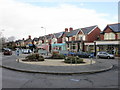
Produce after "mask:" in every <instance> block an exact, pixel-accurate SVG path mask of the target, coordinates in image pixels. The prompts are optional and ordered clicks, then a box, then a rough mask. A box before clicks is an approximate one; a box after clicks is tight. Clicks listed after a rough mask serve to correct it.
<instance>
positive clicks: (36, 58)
mask: <svg viewBox="0 0 120 90" xmlns="http://www.w3.org/2000/svg"><path fill="white" fill-rule="evenodd" d="M23 61H44V57H43V56H41V55H39V54H38V53H34V54H30V55H28V56H26V57H25V59H24V60H23Z"/></svg>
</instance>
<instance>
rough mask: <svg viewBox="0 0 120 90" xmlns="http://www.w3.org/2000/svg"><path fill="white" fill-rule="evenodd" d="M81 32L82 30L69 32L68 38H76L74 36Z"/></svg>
mask: <svg viewBox="0 0 120 90" xmlns="http://www.w3.org/2000/svg"><path fill="white" fill-rule="evenodd" d="M79 31H80V29H76V30H72V31H71V32H68V33H67V35H66V36H68V37H71V36H74V35H76V34H77V33H78V32H79Z"/></svg>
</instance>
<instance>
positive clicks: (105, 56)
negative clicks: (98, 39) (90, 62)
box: [97, 52, 115, 59]
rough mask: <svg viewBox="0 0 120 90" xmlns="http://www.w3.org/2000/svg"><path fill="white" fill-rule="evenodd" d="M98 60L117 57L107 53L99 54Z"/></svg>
mask: <svg viewBox="0 0 120 90" xmlns="http://www.w3.org/2000/svg"><path fill="white" fill-rule="evenodd" d="M97 58H108V59H109V58H113V59H114V58H115V56H114V55H113V54H109V53H107V52H98V53H97Z"/></svg>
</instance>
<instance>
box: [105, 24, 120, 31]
mask: <svg viewBox="0 0 120 90" xmlns="http://www.w3.org/2000/svg"><path fill="white" fill-rule="evenodd" d="M107 26H108V27H109V28H111V29H112V30H113V31H114V32H120V23H116V24H109V25H107ZM105 29H106V28H105ZM105 29H104V30H105Z"/></svg>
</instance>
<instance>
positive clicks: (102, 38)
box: [101, 27, 118, 40]
mask: <svg viewBox="0 0 120 90" xmlns="http://www.w3.org/2000/svg"><path fill="white" fill-rule="evenodd" d="M110 32H113V31H112V30H111V29H110V28H109V27H106V29H105V30H104V33H110ZM113 33H114V32H113ZM115 39H118V36H117V34H116V33H115ZM101 40H104V35H103V36H102V37H101Z"/></svg>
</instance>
